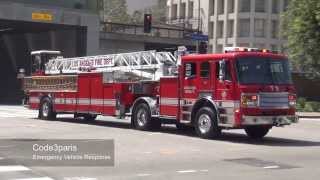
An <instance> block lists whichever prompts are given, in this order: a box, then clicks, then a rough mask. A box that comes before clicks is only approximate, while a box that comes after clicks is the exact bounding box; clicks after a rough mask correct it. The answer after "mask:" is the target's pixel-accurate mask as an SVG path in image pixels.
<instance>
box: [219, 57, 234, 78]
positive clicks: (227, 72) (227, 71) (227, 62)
mask: <svg viewBox="0 0 320 180" xmlns="http://www.w3.org/2000/svg"><path fill="white" fill-rule="evenodd" d="M219 72H220V66H219V61H218V62H216V78H217V79H219ZM225 80H227V81H232V77H231V68H230V61H226V74H225Z"/></svg>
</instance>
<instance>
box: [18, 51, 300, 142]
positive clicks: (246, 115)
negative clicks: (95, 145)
mask: <svg viewBox="0 0 320 180" xmlns="http://www.w3.org/2000/svg"><path fill="white" fill-rule="evenodd" d="M150 53H151V54H148V53H147V54H148V55H147V56H143V58H142V57H140V55H142V54H143V53H139V54H135V56H130V57H129V55H128V54H127V55H113V56H96V57H82V58H77V59H53V60H50V61H49V62H46V66H45V67H46V68H47V69H45V71H44V74H34V75H32V76H29V77H26V78H25V80H24V81H25V82H24V85H25V88H24V89H25V92H26V97H27V105H28V107H29V108H31V109H37V110H39V117H40V118H41V119H54V118H55V117H56V115H57V114H64V113H71V114H74V115H75V117H84V118H85V119H87V120H94V119H95V118H96V117H97V115H105V116H114V117H118V118H125V117H131V122H132V125H133V127H135V128H137V129H140V130H152V129H158V128H160V127H161V124H162V123H168V122H169V123H174V124H176V126H177V128H179V129H187V128H189V129H192V128H190V127H193V128H194V129H195V131H196V133H197V134H198V135H199V136H200V137H202V138H216V137H218V136H220V135H221V131H222V130H223V129H244V130H245V132H246V133H247V135H248V136H249V137H252V138H262V137H264V136H265V135H266V134H267V133H268V131H269V130H270V129H271V128H272V127H273V126H284V125H290V124H292V123H296V122H298V119H297V117H296V115H295V104H296V94H295V89H294V86H293V84H292V80H291V72H290V68H289V62H288V59H287V58H286V57H285V56H284V55H280V54H275V53H272V52H270V51H266V50H258V49H253V48H229V49H228V48H227V49H226V50H225V53H221V54H205V55H186V56H182V57H181V62H179V63H177V62H176V60H172V56H171V55H169V54H168V53H166V54H156V53H155V52H150ZM145 55H146V54H145ZM138 57H139V58H138ZM132 64H135V65H134V66H132ZM129 65H130V66H129ZM50 67H51V69H50ZM52 67H54V68H52ZM73 67H75V68H73ZM83 67H86V68H83ZM124 67H125V68H124ZM76 68H81V69H82V71H79V69H76ZM83 69H85V71H83Z"/></svg>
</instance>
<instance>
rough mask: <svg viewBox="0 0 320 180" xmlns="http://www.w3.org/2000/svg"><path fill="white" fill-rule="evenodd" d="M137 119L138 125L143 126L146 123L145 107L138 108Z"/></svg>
mask: <svg viewBox="0 0 320 180" xmlns="http://www.w3.org/2000/svg"><path fill="white" fill-rule="evenodd" d="M137 120H138V124H139V126H144V125H145V124H146V123H147V112H146V110H145V109H139V111H138V113H137Z"/></svg>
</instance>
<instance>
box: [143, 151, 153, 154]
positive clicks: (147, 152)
mask: <svg viewBox="0 0 320 180" xmlns="http://www.w3.org/2000/svg"><path fill="white" fill-rule="evenodd" d="M143 154H152V152H151V151H146V152H143Z"/></svg>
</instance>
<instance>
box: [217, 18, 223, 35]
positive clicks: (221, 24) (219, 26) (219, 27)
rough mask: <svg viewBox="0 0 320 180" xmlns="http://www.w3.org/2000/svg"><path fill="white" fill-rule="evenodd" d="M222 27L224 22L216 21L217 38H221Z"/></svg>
mask: <svg viewBox="0 0 320 180" xmlns="http://www.w3.org/2000/svg"><path fill="white" fill-rule="evenodd" d="M223 26H224V21H218V27H217V38H222V37H223Z"/></svg>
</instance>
